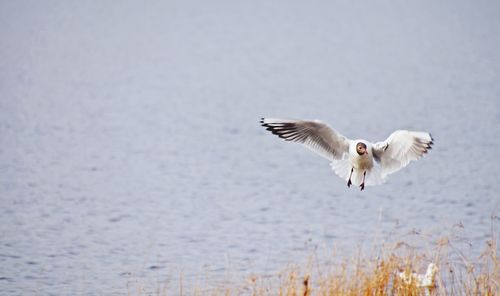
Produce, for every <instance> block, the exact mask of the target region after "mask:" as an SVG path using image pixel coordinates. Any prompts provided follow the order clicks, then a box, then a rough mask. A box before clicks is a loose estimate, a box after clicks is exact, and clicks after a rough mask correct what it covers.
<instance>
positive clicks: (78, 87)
mask: <svg viewBox="0 0 500 296" xmlns="http://www.w3.org/2000/svg"><path fill="white" fill-rule="evenodd" d="M499 16H500V4H499V3H498V2H494V1H451V0H450V1H430V0H429V1H360V2H358V3H351V2H342V1H313V2H305V1H273V2H269V1H218V0H217V1H209V2H207V1H148V2H144V3H138V2H133V1H124V2H120V3H118V2H112V1H109V2H107V1H95V2H94V3H91V2H86V1H43V2H42V1H2V2H1V3H0V36H1V40H2V46H0V235H1V236H0V293H1V294H2V295H19V294H24V295H33V294H38V295H50V294H55V295H74V294H86V295H87V294H90V295H91V294H101V295H102V294H107V295H110V294H118V295H120V294H124V293H127V291H128V292H130V293H131V294H132V295H136V294H138V293H139V292H138V291H141V290H140V289H144V290H143V291H148V290H151V289H152V288H154V287H156V286H157V285H158V283H165V282H168V281H170V282H171V285H172V286H174V287H176V285H177V283H176V280H175V278H176V277H179V276H180V275H182V276H183V277H184V278H185V280H186V282H189V280H190V279H195V278H196V277H197V276H199V275H203V276H205V275H206V276H207V277H210V276H211V275H212V274H215V275H216V276H214V277H215V278H216V279H220V278H227V277H234V278H235V279H236V280H237V279H239V278H241V279H244V278H245V276H248V275H249V274H253V273H255V274H261V275H262V274H267V273H269V274H273V273H274V272H275V271H276V270H280V269H282V268H283V267H285V266H286V264H288V263H300V262H303V260H304V259H303V258H307V256H309V255H310V254H311V253H312V252H314V251H315V250H318V249H321V250H329V249H330V248H333V247H336V248H338V249H339V250H341V251H342V250H343V251H342V252H341V253H342V254H346V255H348V254H349V250H353V249H355V248H357V247H358V246H360V245H363V244H368V245H370V242H372V240H373V239H374V237H375V236H377V235H380V236H381V237H390V236H396V237H401V236H403V237H404V235H406V234H408V233H411V232H415V231H416V232H420V233H425V234H426V235H427V234H428V235H429V236H430V237H432V238H436V237H440V236H447V235H455V234H456V232H457V230H456V228H457V227H456V225H457V224H460V223H462V224H463V225H464V228H463V229H460V230H459V231H458V235H459V236H460V237H464V238H466V240H467V242H470V243H471V245H470V246H468V247H466V248H465V251H466V252H469V253H471V254H477V253H478V252H479V251H480V250H481V249H482V248H483V247H484V243H485V240H486V238H487V237H488V236H489V235H490V234H491V230H490V226H491V218H490V217H491V215H492V214H495V213H496V214H498V213H499V211H500V197H499V194H498V191H499V190H500V183H499V177H498V173H500V172H499V161H498V156H497V155H498V152H499V148H498V147H499V145H500V50H498V49H499V48H500V17H499ZM262 116H271V117H285V118H308V119H321V120H323V121H325V122H328V123H330V124H331V125H332V126H333V127H335V128H336V129H337V130H339V131H340V132H341V133H343V134H344V135H346V136H347V137H350V138H365V139H367V140H371V141H378V140H383V139H385V138H386V137H387V136H388V135H389V134H390V133H391V132H392V131H393V130H395V129H412V130H423V131H430V132H431V133H432V134H433V136H434V138H435V146H434V149H433V150H432V151H431V153H430V154H428V155H426V156H425V157H424V158H423V159H422V160H420V161H418V162H415V163H412V164H411V165H410V166H409V167H407V168H406V169H404V170H402V171H400V172H399V173H397V174H395V175H392V176H391V177H390V178H389V180H388V182H387V183H386V184H384V185H382V186H378V187H367V188H366V190H365V191H363V192H360V191H359V190H358V188H354V189H353V188H351V189H348V188H347V187H346V184H345V181H343V180H341V179H340V178H338V177H337V176H335V175H334V173H333V172H332V171H331V170H330V166H329V164H328V163H327V162H326V161H324V160H323V159H322V158H321V157H318V156H316V155H314V154H313V153H311V152H310V151H308V150H306V149H304V148H302V147H300V146H299V145H293V144H289V143H285V142H283V141H281V140H279V139H278V138H276V137H274V136H272V135H270V134H269V133H268V132H266V131H265V130H264V129H262V128H261V127H260V126H259V119H260V117H262ZM430 241H432V240H430ZM221 274H223V275H224V276H220V275H221Z"/></svg>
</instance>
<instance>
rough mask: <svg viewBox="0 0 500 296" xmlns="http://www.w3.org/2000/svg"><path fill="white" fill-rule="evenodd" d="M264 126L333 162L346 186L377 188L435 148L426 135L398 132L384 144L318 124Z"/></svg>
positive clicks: (266, 122)
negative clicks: (386, 179) (432, 147)
mask: <svg viewBox="0 0 500 296" xmlns="http://www.w3.org/2000/svg"><path fill="white" fill-rule="evenodd" d="M260 123H261V124H262V126H264V127H266V129H267V130H268V131H270V132H272V133H273V134H275V135H277V136H278V137H280V138H282V139H284V140H285V141H292V142H297V143H300V144H302V145H304V146H306V147H307V148H309V149H311V150H312V151H314V152H316V153H318V154H319V155H321V156H323V157H324V158H326V159H328V160H330V161H331V166H332V168H333V170H334V171H335V173H336V174H337V175H338V176H339V177H341V178H342V179H345V180H346V181H347V186H348V187H350V186H351V185H353V184H354V185H356V186H360V188H361V190H363V189H364V188H365V185H367V186H370V185H377V184H381V183H383V182H384V181H385V178H386V177H387V176H388V175H389V174H392V173H394V172H396V171H398V170H400V169H402V168H403V167H405V166H407V165H408V164H409V163H410V162H411V161H413V160H417V159H419V158H420V157H422V156H423V155H424V154H425V153H427V151H428V150H429V149H431V145H432V144H433V142H432V141H433V139H432V137H431V135H430V134H429V133H427V132H414V131H406V130H397V131H395V132H393V133H392V134H391V135H390V136H389V137H388V138H387V140H385V141H382V142H377V143H370V142H368V141H366V140H361V139H360V140H350V139H348V138H346V137H344V136H343V135H341V134H340V133H339V132H337V131H336V130H334V129H333V128H331V127H330V126H329V125H327V124H326V123H323V122H321V121H318V120H289V119H273V118H262V119H261V121H260Z"/></svg>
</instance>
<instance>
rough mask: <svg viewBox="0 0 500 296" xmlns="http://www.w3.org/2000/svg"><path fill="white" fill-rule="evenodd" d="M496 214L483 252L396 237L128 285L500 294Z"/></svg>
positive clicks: (173, 289)
mask: <svg viewBox="0 0 500 296" xmlns="http://www.w3.org/2000/svg"><path fill="white" fill-rule="evenodd" d="M491 220H492V224H491V234H490V235H489V237H488V238H485V244H484V247H482V248H483V251H482V252H481V253H480V254H479V255H478V256H470V255H469V254H466V253H467V252H464V251H463V250H462V248H460V245H461V244H466V245H467V242H466V241H464V240H463V239H462V238H460V237H458V236H453V235H451V236H445V237H441V238H438V239H434V240H430V241H429V243H430V247H427V248H426V249H425V250H424V249H422V247H415V246H412V245H410V244H409V243H407V242H405V241H404V240H397V241H394V242H391V243H387V242H385V243H382V244H380V245H378V247H373V248H372V249H373V250H374V251H375V252H371V253H372V254H370V255H363V254H362V252H361V251H360V252H359V253H358V254H356V255H354V256H352V257H351V258H347V259H345V258H342V257H341V256H339V255H337V254H333V257H334V258H333V259H332V258H330V259H329V261H328V263H325V262H323V261H321V260H319V259H318V256H316V254H313V255H311V256H310V258H309V259H308V260H306V261H307V263H306V264H302V265H290V266H288V267H287V268H286V269H285V270H283V271H282V272H278V273H276V274H275V275H258V274H254V275H250V276H247V278H243V279H241V281H239V282H238V281H236V282H235V281H234V280H232V281H223V283H217V284H211V283H210V282H205V283H204V284H199V285H195V287H188V286H187V285H186V284H185V283H184V281H183V278H182V275H181V276H180V279H179V281H178V282H177V283H174V282H172V281H170V282H169V283H163V284H158V285H157V286H156V288H155V289H154V291H153V292H152V293H145V291H144V290H142V289H138V290H136V291H132V290H130V289H129V293H128V295H145V294H147V295H161V296H164V295H200V296H202V295H255V296H261V295H262V296H263V295H280V296H298V295H301V296H307V295H348V296H351V295H352V296H355V295H366V296H368V295H370V296H371V295H481V296H483V295H485V296H493V295H500V258H499V257H498V247H499V245H498V237H497V236H498V233H497V232H496V229H495V220H500V218H499V217H498V216H495V215H492V217H491ZM458 227H462V228H463V225H461V224H460V225H458ZM375 246H377V244H375Z"/></svg>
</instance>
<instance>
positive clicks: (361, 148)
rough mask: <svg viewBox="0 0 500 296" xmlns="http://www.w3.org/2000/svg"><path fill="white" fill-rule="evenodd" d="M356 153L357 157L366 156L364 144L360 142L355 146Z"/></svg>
mask: <svg viewBox="0 0 500 296" xmlns="http://www.w3.org/2000/svg"><path fill="white" fill-rule="evenodd" d="M356 152H358V154H359V155H364V154H368V151H367V150H366V144H365V143H362V142H359V143H358V144H356Z"/></svg>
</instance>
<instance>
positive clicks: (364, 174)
mask: <svg viewBox="0 0 500 296" xmlns="http://www.w3.org/2000/svg"><path fill="white" fill-rule="evenodd" d="M365 177H366V171H364V172H363V182H361V185H359V187H360V188H361V191H363V189H365Z"/></svg>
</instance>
